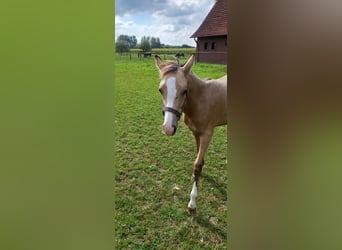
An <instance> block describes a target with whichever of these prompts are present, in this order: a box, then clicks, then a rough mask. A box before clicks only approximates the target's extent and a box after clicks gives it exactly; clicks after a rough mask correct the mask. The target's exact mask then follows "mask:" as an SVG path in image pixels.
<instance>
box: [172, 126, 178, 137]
mask: <svg viewBox="0 0 342 250" xmlns="http://www.w3.org/2000/svg"><path fill="white" fill-rule="evenodd" d="M172 127H173V133H172V135H174V134H175V133H176V130H177V127H176V126H175V125H172Z"/></svg>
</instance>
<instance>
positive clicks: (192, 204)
mask: <svg viewBox="0 0 342 250" xmlns="http://www.w3.org/2000/svg"><path fill="white" fill-rule="evenodd" d="M197 195H198V194H197V185H196V182H195V181H194V184H193V186H192V190H191V193H190V201H189V204H188V208H191V209H195V208H196V197H197Z"/></svg>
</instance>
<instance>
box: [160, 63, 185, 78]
mask: <svg viewBox="0 0 342 250" xmlns="http://www.w3.org/2000/svg"><path fill="white" fill-rule="evenodd" d="M179 67H180V65H179V64H178V63H177V62H174V61H168V62H166V63H164V64H162V65H161V67H160V68H161V69H160V76H161V77H163V76H164V75H166V74H167V73H170V72H174V71H177V70H178V69H179Z"/></svg>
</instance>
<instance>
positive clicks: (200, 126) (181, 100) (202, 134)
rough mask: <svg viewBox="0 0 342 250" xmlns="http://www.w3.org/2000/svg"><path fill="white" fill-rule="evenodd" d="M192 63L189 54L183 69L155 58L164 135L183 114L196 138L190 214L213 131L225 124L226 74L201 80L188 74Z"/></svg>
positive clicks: (193, 206)
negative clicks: (160, 95) (158, 76)
mask: <svg viewBox="0 0 342 250" xmlns="http://www.w3.org/2000/svg"><path fill="white" fill-rule="evenodd" d="M194 61H195V57H194V55H192V56H191V57H190V58H189V59H188V60H187V61H186V63H185V64H184V66H180V65H179V64H178V63H176V62H167V63H163V62H162V60H161V58H160V57H159V56H155V62H156V65H157V67H158V69H159V72H160V77H161V81H160V85H159V92H160V93H161V94H162V97H163V98H162V99H163V109H162V110H163V114H164V124H163V132H164V133H165V134H166V135H169V136H172V135H174V134H175V133H176V129H177V122H178V120H179V118H180V117H181V115H182V113H184V122H185V124H186V125H187V126H188V127H189V129H190V130H191V131H192V133H193V135H194V137H195V139H196V144H197V158H196V160H195V162H194V169H193V176H194V183H193V187H192V190H191V193H190V198H191V199H190V202H189V204H188V209H189V211H190V213H191V214H192V213H194V212H195V211H196V197H197V195H198V193H197V184H198V178H199V175H200V173H201V171H202V167H203V165H204V155H205V153H206V151H207V149H208V146H209V143H210V140H211V138H212V136H213V132H214V128H215V127H216V126H219V125H225V124H227V75H225V76H223V77H222V78H220V79H216V80H215V79H210V80H204V79H200V78H198V77H197V76H195V75H194V74H193V73H192V72H191V67H192V65H193V63H194Z"/></svg>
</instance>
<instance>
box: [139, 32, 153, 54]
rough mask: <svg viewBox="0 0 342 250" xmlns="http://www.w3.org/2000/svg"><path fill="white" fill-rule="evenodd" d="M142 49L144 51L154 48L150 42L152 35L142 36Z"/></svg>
mask: <svg viewBox="0 0 342 250" xmlns="http://www.w3.org/2000/svg"><path fill="white" fill-rule="evenodd" d="M140 49H141V50H142V51H145V52H146V51H151V50H152V48H151V43H150V37H146V36H143V37H142V38H141V42H140Z"/></svg>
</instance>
